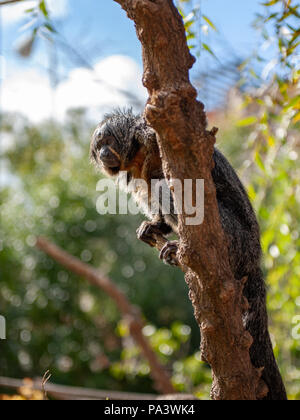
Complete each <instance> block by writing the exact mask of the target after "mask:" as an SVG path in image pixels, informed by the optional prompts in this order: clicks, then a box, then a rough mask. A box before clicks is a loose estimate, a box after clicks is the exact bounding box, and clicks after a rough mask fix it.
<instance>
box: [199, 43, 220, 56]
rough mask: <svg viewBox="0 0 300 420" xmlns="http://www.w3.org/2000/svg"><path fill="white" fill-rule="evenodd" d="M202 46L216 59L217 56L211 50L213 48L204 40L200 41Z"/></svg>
mask: <svg viewBox="0 0 300 420" xmlns="http://www.w3.org/2000/svg"><path fill="white" fill-rule="evenodd" d="M202 47H203V49H204V50H205V51H207V52H208V53H209V54H211V55H212V56H213V57H214V58H216V59H217V56H216V55H215V53H214V52H213V50H212V49H211V48H210V47H209V46H208V45H207V44H205V43H204V42H202Z"/></svg>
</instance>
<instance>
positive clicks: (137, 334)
mask: <svg viewBox="0 0 300 420" xmlns="http://www.w3.org/2000/svg"><path fill="white" fill-rule="evenodd" d="M36 246H37V247H38V248H39V249H40V250H42V251H44V252H45V253H46V254H48V255H49V256H50V257H51V258H53V259H54V260H56V261H57V262H58V263H60V264H61V265H63V266H64V267H66V268H67V269H68V270H70V271H72V272H73V273H75V274H77V275H79V276H81V277H84V278H85V279H86V280H88V281H89V282H90V283H91V284H92V285H94V286H96V287H98V288H100V289H102V290H104V292H106V293H107V294H108V295H109V296H110V297H111V298H112V299H113V300H114V302H115V303H116V305H117V307H118V308H119V310H120V312H121V313H122V314H123V316H124V317H125V319H126V320H127V321H128V323H129V328H130V333H131V335H132V337H133V339H134V340H135V342H136V344H137V345H138V346H139V347H140V349H141V351H142V353H143V355H144V357H145V358H146V359H147V360H148V362H149V365H150V369H151V375H152V377H153V379H154V381H155V384H156V388H157V390H159V391H161V392H163V393H165V394H173V393H174V392H175V389H174V388H173V385H172V384H171V381H170V378H169V376H168V374H167V372H166V371H165V369H164V367H163V366H162V365H161V364H160V362H159V360H158V358H157V356H156V354H155V353H154V351H153V350H152V348H151V346H150V344H149V342H148V340H147V339H146V337H145V336H144V334H143V327H144V323H143V321H142V318H141V316H140V311H139V309H138V308H137V307H136V306H133V305H131V303H130V302H129V301H128V299H127V297H126V296H125V295H124V294H123V293H122V292H121V291H120V290H119V289H118V288H117V286H116V285H115V284H113V282H112V281H111V280H110V279H109V278H108V277H106V276H105V275H103V274H102V273H100V272H99V271H98V270H97V271H96V270H94V269H93V268H92V267H90V266H89V265H87V264H84V263H82V262H81V261H80V260H78V259H77V258H75V257H73V256H72V255H70V254H68V253H67V252H66V251H63V250H62V249H61V248H59V247H57V246H56V245H54V244H52V243H51V242H49V241H48V240H47V239H45V238H38V239H37V244H36Z"/></svg>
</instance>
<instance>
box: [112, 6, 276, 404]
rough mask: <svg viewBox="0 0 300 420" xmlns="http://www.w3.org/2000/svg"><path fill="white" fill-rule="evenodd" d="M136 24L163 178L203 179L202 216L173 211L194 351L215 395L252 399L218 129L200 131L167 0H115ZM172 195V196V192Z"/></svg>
mask: <svg viewBox="0 0 300 420" xmlns="http://www.w3.org/2000/svg"><path fill="white" fill-rule="evenodd" d="M115 1H116V2H118V3H119V4H120V5H121V6H122V7H123V9H124V10H125V11H126V12H127V15H128V17H129V18H130V19H132V20H133V21H134V22H135V25H136V31H137V35H138V38H139V40H140V41H141V44H142V47H143V64H144V77H143V83H144V85H145V87H146V88H147V89H148V93H149V99H148V102H147V105H146V108H145V117H146V119H147V121H148V122H149V124H150V125H151V126H152V127H153V129H154V130H155V131H156V132H157V134H158V136H159V139H158V142H159V147H160V152H161V155H162V159H163V167H164V173H165V176H166V179H167V180H168V181H170V180H172V179H178V180H180V181H182V182H183V181H184V180H185V179H192V180H193V182H194V184H196V180H197V179H203V180H204V182H205V209H204V211H205V222H204V223H202V224H201V225H197V226H189V225H188V224H186V223H185V221H186V215H185V214H183V215H179V237H180V249H179V253H178V259H179V264H180V266H181V267H185V271H186V281H187V284H188V286H189V289H190V298H191V301H192V303H193V306H194V310H195V317H196V320H197V322H198V324H199V326H200V330H201V337H202V340H201V352H202V358H203V360H204V361H206V362H208V363H209V364H210V366H211V368H212V372H213V386H212V392H211V396H212V398H213V399H215V400H256V399H262V398H263V397H265V396H266V395H267V393H268V388H267V386H266V384H265V383H264V382H263V380H262V379H261V376H262V371H263V367H262V368H261V369H257V368H255V367H254V366H253V365H252V363H251V360H250V356H249V349H250V347H251V345H252V343H253V339H252V337H251V335H250V334H249V332H247V331H246V330H245V328H244V326H243V321H242V316H243V313H244V312H245V310H246V309H247V302H246V299H245V298H244V296H243V288H244V284H245V282H246V281H247V279H245V280H244V282H241V281H239V282H238V281H236V279H235V278H234V275H233V273H232V271H231V268H230V264H229V255H228V247H227V243H226V238H225V234H224V232H223V229H222V225H221V221H220V216H219V210H218V203H217V199H216V189H215V185H214V182H213V179H212V175H211V172H212V169H213V151H214V144H215V135H216V132H217V129H213V130H212V131H207V129H206V115H205V112H204V106H203V104H202V103H200V102H199V101H197V99H196V98H197V92H196V90H195V88H194V87H193V86H192V85H191V83H190V80H189V70H190V68H191V67H192V66H193V64H194V62H195V59H194V57H193V56H192V55H191V54H190V52H189V49H188V46H187V42H186V35H185V30H184V25H183V21H182V18H181V16H180V15H179V13H178V11H177V9H176V7H175V6H174V4H173V1H172V0H115ZM175 200H176V198H175Z"/></svg>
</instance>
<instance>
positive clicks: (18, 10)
mask: <svg viewBox="0 0 300 420" xmlns="http://www.w3.org/2000/svg"><path fill="white" fill-rule="evenodd" d="M37 3H38V2H37V0H29V1H24V2H20V3H16V4H10V5H6V6H2V7H1V16H2V22H3V23H4V24H6V25H8V24H11V23H16V22H18V21H20V20H21V19H23V18H24V17H25V16H26V14H25V11H26V10H27V9H31V8H32V7H35V6H36V5H37ZM47 6H48V9H49V12H50V14H51V16H52V17H55V18H58V17H64V16H66V15H67V14H68V12H69V7H68V0H48V1H47Z"/></svg>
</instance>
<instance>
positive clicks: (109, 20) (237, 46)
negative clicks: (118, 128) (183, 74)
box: [1, 0, 261, 120]
mask: <svg viewBox="0 0 300 420" xmlns="http://www.w3.org/2000/svg"><path fill="white" fill-rule="evenodd" d="M48 2H50V9H51V12H52V15H53V19H54V22H55V24H56V26H57V27H58V29H59V31H60V32H61V33H62V34H63V36H64V39H65V40H66V41H67V43H68V44H69V45H72V46H73V47H74V48H75V49H76V50H77V51H78V52H79V53H80V54H81V55H82V56H83V57H84V58H85V59H86V60H87V61H88V62H90V63H91V64H92V65H93V66H95V68H96V69H97V70H96V71H95V74H92V72H88V71H87V70H86V69H83V68H82V65H81V64H80V63H76V61H75V62H74V60H71V59H70V57H66V56H64V57H63V56H62V55H61V53H59V64H58V67H57V72H58V80H59V82H60V83H59V85H58V87H57V92H56V94H55V96H56V98H55V99H53V92H52V91H51V86H49V80H48V72H47V69H48V67H49V51H50V46H49V45H48V46H47V44H45V43H44V42H40V43H39V45H37V48H36V50H35V53H34V55H33V57H32V58H30V59H26V60H24V59H22V58H20V57H18V56H17V54H16V45H19V44H18V43H20V39H22V37H23V36H24V34H23V33H22V32H21V31H20V27H21V26H22V24H24V23H25V22H26V18H24V14H23V13H22V12H23V11H22V6H20V5H16V6H5V7H3V8H1V9H2V10H1V14H2V25H1V27H2V55H3V56H4V60H5V68H6V70H5V74H4V75H3V74H2V79H3V80H2V82H1V87H2V94H1V102H2V106H3V108H4V109H6V110H10V111H14V110H18V111H21V112H23V113H25V114H26V115H28V116H29V117H30V118H33V119H34V117H35V116H36V118H35V119H36V120H40V119H43V118H45V117H46V115H47V114H48V113H51V112H53V107H54V108H55V111H56V113H55V114H56V116H58V117H61V115H60V114H63V113H64V112H65V110H66V109H67V108H68V107H70V106H72V105H74V106H91V107H96V108H97V107H98V109H100V108H101V109H104V108H105V107H111V106H115V105H116V103H118V104H119V103H120V102H121V105H123V104H124V105H125V103H126V98H123V99H122V98H121V94H120V92H119V90H120V89H121V88H122V87H125V88H126V90H130V91H134V94H135V95H138V96H139V98H140V99H141V101H143V100H144V99H145V97H146V93H145V92H144V91H143V87H142V86H141V84H140V79H141V70H142V63H141V48H140V44H139V42H138V40H137V38H136V34H135V30H134V25H133V23H132V22H131V21H130V20H129V19H128V18H127V17H126V14H125V12H124V11H123V10H122V9H121V8H120V6H119V4H117V3H115V2H114V1H113V0H48ZM34 3H35V0H28V1H27V4H28V5H29V6H31V5H32V4H34ZM194 3H195V4H199V3H200V0H195V1H194ZM260 3H261V1H258V0H243V1H241V0H202V1H201V9H202V12H203V13H204V14H205V15H207V16H209V17H210V18H211V19H212V21H213V22H214V23H215V24H216V26H217V28H218V30H219V34H214V33H212V31H210V32H209V34H208V36H205V35H204V34H203V35H202V37H203V41H205V42H206V43H208V44H209V45H211V46H212V47H213V48H216V49H217V51H218V52H219V54H220V57H221V59H225V57H226V58H227V56H228V59H230V56H231V54H233V53H235V54H237V55H238V56H241V57H244V58H245V57H247V56H248V55H249V54H250V52H251V51H252V50H253V49H254V48H255V47H256V46H257V35H256V34H255V31H254V29H253V28H252V27H251V24H252V22H253V20H254V19H255V13H257V12H258V11H259V10H261V6H260ZM29 6H27V7H29ZM222 40H225V43H224V44H221V41H222ZM220 45H222V47H220ZM223 45H224V48H223ZM211 60H212V59H211V58H210V57H209V56H208V55H207V54H204V55H202V57H201V61H200V62H199V63H198V64H197V65H196V69H197V66H199V67H198V68H202V69H203V68H205V67H206V66H209V65H210V63H211ZM2 61H3V60H2ZM95 77H96V78H97V82H98V84H97V87H95V86H94V87H93V83H94V82H95V80H94V79H95ZM137 79H138V82H137V81H136V80H137ZM102 82H103V83H102ZM84 83H85V84H86V86H88V88H87V91H86V92H83V91H82V86H80V85H83V84H84ZM100 85H101V86H100ZM135 85H136V86H135ZM75 91H76V92H77V93H78V95H77V96H76V92H75ZM28 95H29V96H30V97H31V99H30V100H29V99H28ZM97 95H98V97H99V100H98V102H97V98H96V96H97ZM42 96H43V104H44V105H43V107H44V108H43V107H42V106H41V103H40V101H39V97H42ZM100 97H101V100H100ZM22 98H27V102H26V101H25V102H26V103H24V104H22V103H21V102H22ZM64 102H65V103H64ZM53 103H54V105H53ZM62 103H63V105H62ZM42 108H43V109H42ZM42 111H43V112H42Z"/></svg>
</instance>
